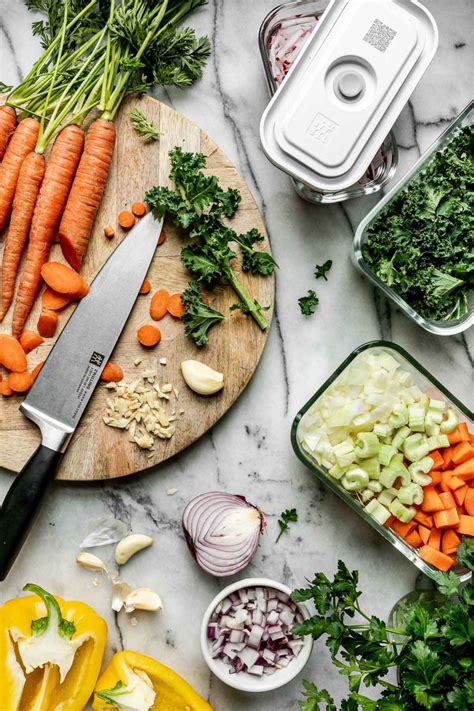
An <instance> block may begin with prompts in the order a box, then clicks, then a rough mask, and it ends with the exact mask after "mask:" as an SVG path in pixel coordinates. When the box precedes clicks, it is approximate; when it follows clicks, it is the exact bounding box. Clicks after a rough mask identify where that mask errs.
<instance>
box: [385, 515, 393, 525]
mask: <svg viewBox="0 0 474 711" xmlns="http://www.w3.org/2000/svg"><path fill="white" fill-rule="evenodd" d="M394 521H395V516H390V518H388V519H387V520H386V521H385V523H384V526H385V528H391V527H392V523H393V522H394Z"/></svg>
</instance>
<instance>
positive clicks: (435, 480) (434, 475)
mask: <svg viewBox="0 0 474 711" xmlns="http://www.w3.org/2000/svg"><path fill="white" fill-rule="evenodd" d="M430 477H431V483H432V484H433V486H436V485H437V484H441V479H442V472H434V471H433V470H431V471H430Z"/></svg>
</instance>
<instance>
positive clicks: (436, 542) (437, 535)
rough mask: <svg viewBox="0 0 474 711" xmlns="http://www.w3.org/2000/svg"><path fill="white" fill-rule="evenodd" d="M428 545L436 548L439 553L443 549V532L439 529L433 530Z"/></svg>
mask: <svg viewBox="0 0 474 711" xmlns="http://www.w3.org/2000/svg"><path fill="white" fill-rule="evenodd" d="M428 545H430V546H431V547H432V548H435V549H436V550H437V551H439V549H440V548H441V531H440V530H439V528H433V529H432V530H431V533H430V537H429V539H428Z"/></svg>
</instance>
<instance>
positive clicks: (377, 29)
mask: <svg viewBox="0 0 474 711" xmlns="http://www.w3.org/2000/svg"><path fill="white" fill-rule="evenodd" d="M396 34H397V32H396V30H392V28H391V27H389V26H388V25H386V24H385V23H383V22H381V21H380V20H374V21H373V22H372V24H371V25H370V27H369V29H368V31H367V33H366V35H365V37H364V42H368V43H369V44H371V45H372V47H375V49H378V50H379V52H385V50H386V49H387V47H388V46H389V44H390V42H391V41H392V40H393V38H394V37H395V35H396Z"/></svg>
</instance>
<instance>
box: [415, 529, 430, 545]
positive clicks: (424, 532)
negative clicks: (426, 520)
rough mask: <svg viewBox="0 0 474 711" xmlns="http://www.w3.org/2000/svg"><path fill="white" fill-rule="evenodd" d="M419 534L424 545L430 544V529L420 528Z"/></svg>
mask: <svg viewBox="0 0 474 711" xmlns="http://www.w3.org/2000/svg"><path fill="white" fill-rule="evenodd" d="M418 533H419V536H420V538H421V540H422V541H423V543H424V544H425V545H426V543H428V538H429V537H430V533H431V530H430V529H429V528H426V526H421V525H420V526H418Z"/></svg>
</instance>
